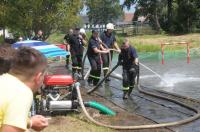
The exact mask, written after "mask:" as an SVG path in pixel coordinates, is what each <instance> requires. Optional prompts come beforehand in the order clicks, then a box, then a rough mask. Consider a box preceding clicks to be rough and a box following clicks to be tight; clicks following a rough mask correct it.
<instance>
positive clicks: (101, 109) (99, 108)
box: [84, 101, 116, 116]
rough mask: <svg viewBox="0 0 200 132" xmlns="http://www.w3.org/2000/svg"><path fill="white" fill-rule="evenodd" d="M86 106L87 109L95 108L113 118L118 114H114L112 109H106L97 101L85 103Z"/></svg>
mask: <svg viewBox="0 0 200 132" xmlns="http://www.w3.org/2000/svg"><path fill="white" fill-rule="evenodd" d="M84 105H85V106H86V107H91V108H95V109H97V110H99V111H100V112H101V113H102V114H106V115H111V116H115V115H116V113H115V112H113V111H112V110H111V109H109V108H108V107H106V106H104V105H102V104H100V103H97V102H96V101H90V102H84Z"/></svg>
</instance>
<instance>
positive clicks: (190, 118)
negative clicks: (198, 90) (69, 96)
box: [76, 64, 200, 130]
mask: <svg viewBox="0 0 200 132" xmlns="http://www.w3.org/2000/svg"><path fill="white" fill-rule="evenodd" d="M118 66H119V65H118V64H117V65H116V66H114V67H113V68H112V70H111V71H110V72H109V73H108V74H107V76H105V77H104V78H103V79H102V80H101V81H100V82H99V83H98V84H97V87H94V88H92V89H90V90H89V91H88V93H92V92H94V91H95V90H96V89H97V88H98V87H99V86H100V85H101V84H102V83H103V81H104V80H105V79H106V77H108V76H109V75H110V74H111V73H112V72H113V71H114V70H115V69H116V68H117V67H118ZM138 72H139V71H138ZM137 82H139V74H138V75H137ZM137 86H138V90H139V92H141V93H144V94H146V95H150V96H153V97H157V98H160V99H164V100H167V101H170V102H174V103H176V104H178V105H180V106H182V107H185V108H187V109H189V110H191V111H194V112H195V113H196V114H195V115H193V116H192V117H189V118H187V119H183V120H180V121H174V122H167V123H161V124H150V125H139V126H113V125H107V124H104V123H101V122H98V121H96V120H94V119H93V118H92V117H91V116H90V115H89V113H88V112H87V110H86V108H85V106H84V104H83V100H82V97H81V94H80V89H79V84H76V90H77V94H78V99H79V104H80V106H81V108H82V109H83V112H84V114H85V115H86V117H87V118H88V119H89V120H90V121H91V122H93V123H95V124H97V125H100V126H104V127H108V128H112V129H119V130H128V129H131V130H136V129H153V128H161V127H171V126H178V125H183V124H186V123H189V122H192V121H194V120H196V119H198V118H200V111H199V110H198V109H196V108H193V107H191V106H189V105H187V104H184V103H182V102H180V101H177V100H174V99H171V98H168V97H165V96H161V95H156V94H154V93H152V92H148V91H145V90H144V89H142V88H141V87H140V85H139V83H138V84H137Z"/></svg>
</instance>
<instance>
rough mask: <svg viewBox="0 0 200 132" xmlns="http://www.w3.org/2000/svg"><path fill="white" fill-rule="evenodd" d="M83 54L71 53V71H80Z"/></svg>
mask: <svg viewBox="0 0 200 132" xmlns="http://www.w3.org/2000/svg"><path fill="white" fill-rule="evenodd" d="M82 58H83V55H71V59H72V73H73V74H74V73H76V72H78V73H81V69H82Z"/></svg>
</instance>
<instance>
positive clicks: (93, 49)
mask: <svg viewBox="0 0 200 132" xmlns="http://www.w3.org/2000/svg"><path fill="white" fill-rule="evenodd" d="M98 36H99V35H98V32H97V31H96V30H93V31H92V36H91V38H90V39H89V44H88V50H87V56H88V59H89V62H90V65H91V71H90V75H89V78H88V83H89V85H91V84H93V85H96V84H97V83H98V82H99V79H100V75H101V55H100V54H105V53H108V52H109V50H108V49H105V48H103V46H102V45H101V43H100V39H99V37H98Z"/></svg>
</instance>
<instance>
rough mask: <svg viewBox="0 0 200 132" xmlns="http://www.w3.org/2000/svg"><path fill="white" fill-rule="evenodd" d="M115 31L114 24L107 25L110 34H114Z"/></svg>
mask: <svg viewBox="0 0 200 132" xmlns="http://www.w3.org/2000/svg"><path fill="white" fill-rule="evenodd" d="M113 29H114V25H113V24H112V23H108V24H107V25H106V30H107V32H108V33H112V31H113Z"/></svg>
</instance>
